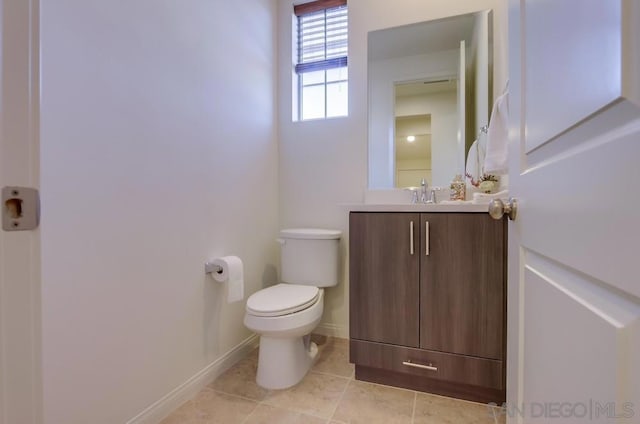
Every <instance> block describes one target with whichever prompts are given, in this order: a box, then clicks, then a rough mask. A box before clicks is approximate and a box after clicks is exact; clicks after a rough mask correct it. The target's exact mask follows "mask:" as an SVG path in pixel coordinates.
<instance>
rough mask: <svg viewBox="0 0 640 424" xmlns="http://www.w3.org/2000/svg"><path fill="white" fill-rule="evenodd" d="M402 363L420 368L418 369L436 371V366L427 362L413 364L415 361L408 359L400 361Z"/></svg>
mask: <svg viewBox="0 0 640 424" xmlns="http://www.w3.org/2000/svg"><path fill="white" fill-rule="evenodd" d="M402 365H406V366H408V367H414V368H420V369H423V370H429V371H438V367H434V366H433V365H431V364H429V365H422V364H415V363H413V362H411V361H410V360H409V361H404V362H402Z"/></svg>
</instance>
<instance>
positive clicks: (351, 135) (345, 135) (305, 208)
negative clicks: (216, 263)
mask: <svg viewBox="0 0 640 424" xmlns="http://www.w3.org/2000/svg"><path fill="white" fill-rule="evenodd" d="M291 4H292V0H279V6H280V7H279V19H280V27H279V40H278V44H279V46H280V50H279V53H278V56H279V66H280V69H279V111H280V113H279V134H280V156H279V157H280V225H281V226H283V227H287V226H299V225H309V226H316V227H330V228H337V229H341V230H343V231H344V232H345V233H346V232H347V231H348V208H347V207H345V206H341V204H344V203H354V202H362V201H363V199H364V192H365V190H366V187H367V33H368V32H369V31H373V30H378V29H383V28H388V27H392V26H398V25H405V24H409V23H415V22H420V21H425V20H431V19H439V18H442V17H445V16H451V15H459V14H464V13H470V12H475V11H478V10H482V9H493V10H494V13H495V15H494V37H495V39H494V92H495V87H502V86H503V83H504V80H505V76H506V71H507V67H506V66H507V65H506V63H507V62H506V60H507V57H506V30H507V27H506V3H505V0H459V1H456V2H452V1H450V0H433V1H429V2H426V1H424V0H397V1H394V2H393V4H391V3H390V2H389V1H387V0H349V25H350V30H349V117H347V118H337V119H332V120H327V121H312V122H292V121H291V87H292V81H291V78H292V73H291V66H292V59H291V58H292V53H291V46H292V38H291V28H290V26H289V23H290V22H291V13H292V8H291ZM347 242H348V240H347V237H345V240H344V244H345V245H346V243H347ZM344 261H345V263H346V262H347V258H346V254H345V255H344ZM347 276H348V267H347V266H345V267H344V275H343V281H342V283H341V284H340V286H338V287H336V288H333V289H330V290H328V293H327V301H326V303H325V315H324V317H323V325H324V328H325V329H333V330H335V331H336V332H338V333H340V334H342V335H343V336H346V335H347V330H348V318H349V317H348V304H349V299H348V281H347ZM321 329H322V327H321Z"/></svg>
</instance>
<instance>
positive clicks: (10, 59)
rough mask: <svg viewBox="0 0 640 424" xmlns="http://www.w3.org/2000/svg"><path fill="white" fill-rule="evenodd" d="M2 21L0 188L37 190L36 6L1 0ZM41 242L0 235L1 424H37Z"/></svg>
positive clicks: (30, 1)
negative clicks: (13, 187) (16, 187)
mask: <svg viewBox="0 0 640 424" xmlns="http://www.w3.org/2000/svg"><path fill="white" fill-rule="evenodd" d="M0 16H1V18H0V39H1V40H2V44H1V47H0V49H1V51H0V70H1V72H0V75H1V76H2V79H1V85H0V186H2V187H4V186H27V187H36V188H37V187H38V184H39V167H38V155H39V150H38V137H39V134H38V92H39V90H38V54H39V52H38V1H37V0H0ZM0 206H1V207H3V208H4V204H3V205H0ZM39 241H40V234H39V231H38V230H35V231H18V232H5V231H3V230H0V424H35V423H40V422H42V418H41V406H40V405H41V386H42V385H41V373H40V339H41V337H40V334H41V332H40V276H39V269H40V256H39Z"/></svg>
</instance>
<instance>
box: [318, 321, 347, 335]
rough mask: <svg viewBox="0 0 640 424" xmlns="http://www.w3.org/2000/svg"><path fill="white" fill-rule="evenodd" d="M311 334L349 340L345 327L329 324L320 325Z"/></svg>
mask: <svg viewBox="0 0 640 424" xmlns="http://www.w3.org/2000/svg"><path fill="white" fill-rule="evenodd" d="M313 332H314V333H315V334H320V335H322V336H330V337H338V338H341V339H348V338H349V329H348V328H347V327H345V326H342V325H337V324H333V323H330V322H323V323H320V325H318V326H317V327H316V329H315V330H313Z"/></svg>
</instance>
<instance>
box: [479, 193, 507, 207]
mask: <svg viewBox="0 0 640 424" xmlns="http://www.w3.org/2000/svg"><path fill="white" fill-rule="evenodd" d="M508 197H509V190H502V191H499V192H498V193H473V200H472V201H471V202H473V204H474V205H488V204H489V203H491V201H492V200H493V199H506V198H508Z"/></svg>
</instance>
